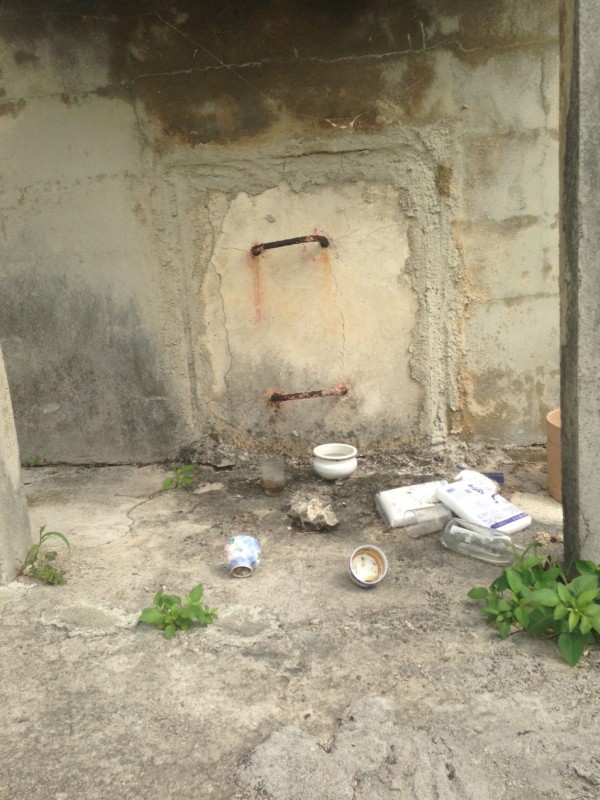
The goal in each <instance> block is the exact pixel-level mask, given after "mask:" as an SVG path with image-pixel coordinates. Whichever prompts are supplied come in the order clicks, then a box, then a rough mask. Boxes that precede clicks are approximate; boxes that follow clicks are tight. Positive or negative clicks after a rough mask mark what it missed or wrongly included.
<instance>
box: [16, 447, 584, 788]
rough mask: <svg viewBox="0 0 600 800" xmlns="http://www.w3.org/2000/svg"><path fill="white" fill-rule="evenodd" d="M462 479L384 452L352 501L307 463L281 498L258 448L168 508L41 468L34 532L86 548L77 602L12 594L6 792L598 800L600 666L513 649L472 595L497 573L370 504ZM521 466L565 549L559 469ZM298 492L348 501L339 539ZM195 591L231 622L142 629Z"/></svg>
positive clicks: (542, 520)
mask: <svg viewBox="0 0 600 800" xmlns="http://www.w3.org/2000/svg"><path fill="white" fill-rule="evenodd" d="M469 466H472V467H475V468H476V467H477V465H476V464H474V463H470V464H469ZM490 466H494V467H496V468H498V463H497V462H494V464H490ZM446 468H447V464H445V463H444V462H443V461H442V460H441V459H427V458H418V459H416V460H411V459H410V458H408V457H406V456H398V457H394V456H386V457H383V456H379V457H375V456H374V457H366V458H362V459H361V460H360V464H359V469H358V470H357V472H356V473H355V474H354V475H353V476H352V477H351V478H350V479H349V480H348V481H346V482H345V483H342V484H339V485H338V484H329V483H325V482H324V481H322V480H320V479H319V478H317V477H316V476H315V475H313V473H312V471H311V469H310V465H309V464H308V461H305V462H303V461H302V460H296V461H294V462H291V463H290V469H289V480H288V488H287V489H286V492H285V493H284V494H283V495H280V496H278V497H267V496H265V495H264V494H263V492H262V487H261V485H260V481H259V480H258V479H257V466H256V459H255V458H252V457H251V456H248V455H247V454H246V456H245V457H244V458H241V459H238V463H237V466H236V467H235V468H233V469H230V470H216V469H212V468H210V467H201V468H199V470H198V474H197V482H196V484H195V486H194V488H193V489H192V490H191V491H188V490H184V491H170V492H166V493H162V492H160V487H161V485H162V482H163V480H164V478H165V476H166V474H167V472H166V469H165V468H164V467H160V466H147V467H140V468H138V467H128V466H120V467H103V468H91V469H85V468H76V467H43V468H36V469H29V470H25V482H26V489H27V494H28V501H29V505H30V513H31V519H32V527H33V529H34V530H37V529H38V528H39V526H40V525H44V524H45V525H47V526H48V528H49V529H54V530H59V531H62V532H63V533H65V534H66V535H67V536H68V537H69V538H70V540H71V545H72V547H71V554H70V556H68V558H65V559H64V566H65V568H66V571H67V582H66V584H65V585H64V586H60V587H48V586H42V585H39V584H37V583H35V582H34V581H32V580H30V579H26V578H19V579H17V580H16V581H14V582H13V583H11V584H9V585H8V586H6V587H2V588H0V647H1V651H2V653H1V662H0V663H1V667H0V672H1V682H0V694H1V702H0V731H1V733H0V764H1V768H0V799H1V800H50V799H52V800H83V799H84V798H85V800H96V798H103V799H105V798H119V800H129V799H130V798H131V799H133V798H136V800H137V798H144V800H154V798H156V800H158V799H159V798H160V799H161V800H164V798H177V800H192V798H193V800H196V799H197V798H213V799H215V800H217V799H218V800H230V799H233V798H239V800H258V798H262V799H264V798H271V799H272V800H330V799H331V800H345V798H348V800H350V799H351V798H365V800H379V799H381V800H388V798H389V799H390V800H391V799H392V798H394V800H396V799H400V800H407V798H411V799H414V800H430V799H431V800H434V798H437V799H438V800H439V799H442V800H445V799H446V798H447V799H448V800H459V799H460V800H462V799H463V798H466V799H467V800H470V799H471V798H472V800H487V798H489V799H490V800H492V798H493V799H494V800H517V798H519V800H521V798H523V797H528V798H532V799H535V798H540V800H541V798H544V800H553V799H556V800H558V798H560V800H579V798H597V797H600V745H599V744H598V742H599V741H600V719H599V713H598V708H597V703H596V698H597V691H598V690H597V676H598V669H599V666H600V651H599V650H597V649H595V648H592V649H591V650H590V651H589V653H588V654H587V655H586V656H585V657H584V659H583V660H582V661H581V662H580V664H579V665H578V666H577V667H576V668H575V669H571V668H570V667H568V666H567V665H566V664H565V662H563V661H562V660H561V658H560V657H559V655H558V651H557V649H556V647H555V645H554V643H552V642H550V641H546V640H534V639H530V638H528V637H527V636H525V635H522V634H517V635H514V636H512V637H510V638H509V639H508V640H506V641H501V640H500V639H498V638H497V636H496V635H495V634H494V633H493V631H491V630H489V629H488V628H486V626H485V624H484V622H483V619H482V616H481V614H480V612H479V610H478V609H477V608H476V607H475V606H473V605H472V604H470V603H469V601H467V600H466V597H465V595H466V592H467V591H468V589H469V588H470V587H471V586H473V585H477V584H481V583H489V582H491V580H493V578H494V577H495V575H496V574H497V570H496V568H494V567H493V566H490V565H487V564H483V563H481V562H479V561H475V560H473V559H470V558H467V557H464V556H461V555H457V554H454V553H450V552H447V551H445V550H444V549H443V548H442V547H441V545H440V544H439V542H438V540H437V536H436V535H432V536H428V537H425V538H423V539H420V540H412V539H409V538H407V537H406V536H405V535H403V534H402V532H401V531H399V530H397V529H396V530H387V529H386V528H385V527H384V525H383V523H382V521H381V520H380V519H379V517H378V516H377V514H376V513H375V512H374V508H373V496H374V494H375V492H376V491H378V490H380V489H385V488H391V487H392V486H394V485H402V484H404V483H409V482H419V481H420V480H425V479H428V478H429V477H436V476H441V477H450V475H449V474H448V472H447V471H446ZM503 468H504V469H506V470H507V484H506V488H505V494H507V496H511V495H512V494H513V493H514V492H519V494H518V498H519V502H520V505H521V506H522V507H523V508H524V510H526V511H530V513H532V514H533V516H534V517H535V519H536V523H535V524H534V525H533V526H532V528H531V529H529V530H528V531H525V532H523V533H522V534H519V535H518V536H517V537H515V538H516V539H517V540H518V541H519V542H523V543H524V542H528V541H530V540H531V538H532V537H533V535H534V534H536V533H538V532H540V531H542V530H543V531H547V532H549V533H550V534H551V535H556V534H558V533H559V532H560V529H561V516H560V506H559V505H558V504H557V503H555V502H554V501H552V500H551V499H550V498H549V497H548V496H547V495H546V494H545V491H544V489H543V480H544V474H543V473H544V470H543V467H541V466H540V464H539V463H538V464H535V463H533V464H525V463H521V464H511V465H510V466H509V467H506V466H504V467H503ZM295 491H301V492H303V493H305V494H306V495H309V496H319V497H321V498H325V499H329V500H330V501H331V502H332V505H333V508H334V510H335V512H336V513H337V515H338V517H339V519H340V525H339V527H338V528H337V529H336V530H335V532H333V533H326V534H323V533H306V532H300V531H298V530H295V529H293V528H292V527H291V525H290V520H289V519H288V518H287V516H286V511H287V509H288V508H289V503H290V497H291V495H292V493H293V492H295ZM242 532H245V533H250V534H253V535H256V536H257V537H258V538H259V539H260V540H261V543H262V547H263V562H262V564H261V566H260V567H259V569H258V570H257V571H256V573H255V574H254V575H253V576H252V577H251V578H249V579H244V580H236V579H233V578H231V577H230V576H229V575H228V573H227V571H226V569H225V567H224V564H223V561H222V554H223V544H224V541H225V539H226V538H227V537H228V536H230V535H231V534H236V533H242ZM365 541H367V542H373V543H375V544H378V545H379V546H380V547H382V548H383V549H384V551H385V552H386V554H387V556H388V559H389V563H390V569H389V572H388V575H387V577H386V579H385V581H384V582H383V583H382V584H381V585H380V586H379V587H377V588H376V589H374V590H368V591H365V590H363V589H360V588H359V587H357V586H355V585H354V584H353V583H352V582H351V581H350V579H349V577H348V574H347V568H346V563H347V557H348V555H349V553H350V552H351V551H352V550H353V549H354V547H356V546H357V545H359V544H361V543H363V542H365ZM549 550H550V552H551V553H552V554H553V555H554V556H555V557H559V555H560V545H559V544H552V543H551V544H550V545H549ZM197 582H202V583H203V584H204V587H205V599H206V602H207V603H208V604H209V605H211V606H216V607H217V608H218V611H219V619H218V621H217V622H216V623H215V624H214V625H212V626H209V627H208V628H204V629H194V630H192V631H189V632H187V633H180V634H177V635H176V637H175V638H174V639H173V640H171V641H167V640H166V639H164V638H163V636H162V635H161V634H160V633H159V632H158V631H157V630H156V629H154V628H151V627H149V626H145V625H137V624H136V621H137V617H138V615H139V612H140V610H141V609H142V608H144V607H145V606H147V605H149V604H150V603H151V600H152V597H153V595H154V593H155V591H156V589H157V588H158V586H160V585H165V586H167V587H169V589H170V590H173V591H176V592H177V593H184V592H185V591H187V590H189V589H190V588H191V587H192V586H193V585H194V584H195V583H197Z"/></svg>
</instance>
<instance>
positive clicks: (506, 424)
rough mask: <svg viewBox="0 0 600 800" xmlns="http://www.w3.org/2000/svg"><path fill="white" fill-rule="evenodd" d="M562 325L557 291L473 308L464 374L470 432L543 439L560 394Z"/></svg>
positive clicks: (497, 438)
mask: <svg viewBox="0 0 600 800" xmlns="http://www.w3.org/2000/svg"><path fill="white" fill-rule="evenodd" d="M558 328H559V313H558V308H557V304H556V300H555V298H554V297H540V298H521V299H518V300H517V299H515V300H513V301H505V302H493V303H485V304H481V305H480V306H479V307H478V308H477V309H475V310H474V311H473V312H472V313H471V315H470V317H469V318H468V320H467V321H466V322H465V337H466V340H467V342H468V343H469V346H468V347H467V348H466V356H465V367H464V371H463V375H462V384H463V390H464V394H463V409H462V417H463V422H464V432H465V433H473V432H475V433H476V434H477V436H478V437H479V438H483V439H489V440H490V441H497V442H507V441H508V442H513V443H514V444H531V443H533V442H537V441H539V430H540V429H542V428H543V423H544V418H545V415H546V413H547V411H548V409H549V408H551V407H555V406H556V405H557V399H558V396H559V381H560V373H559V369H558V364H557V353H558V347H559V341H558ZM524 331H531V332H533V331H536V332H537V334H536V335H533V333H532V334H531V335H524ZM554 364H556V367H553V366H552V365H554ZM546 365H550V366H546Z"/></svg>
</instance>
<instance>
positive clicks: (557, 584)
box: [468, 543, 600, 666]
mask: <svg viewBox="0 0 600 800" xmlns="http://www.w3.org/2000/svg"><path fill="white" fill-rule="evenodd" d="M531 550H533V553H532V554H530V551H531ZM575 569H576V571H577V573H578V575H577V576H576V577H575V578H573V580H571V581H568V580H567V578H566V576H565V573H564V572H563V569H562V567H561V566H559V565H556V564H552V563H551V561H550V558H549V557H548V556H547V555H545V554H543V553H540V552H539V550H538V546H537V543H535V544H534V545H532V546H531V547H529V548H528V549H527V550H526V551H525V552H524V553H523V554H522V555H521V556H520V557H519V558H517V559H516V560H515V563H514V564H513V565H512V566H511V567H508V568H507V569H504V570H503V571H502V572H501V573H500V575H499V576H498V578H496V580H495V581H493V583H492V584H491V585H490V587H489V589H486V588H485V587H483V586H478V587H475V588H473V589H471V590H470V591H469V592H468V596H469V597H470V598H471V599H472V600H478V601H483V602H484V605H483V608H482V611H483V613H484V614H485V615H486V617H487V622H488V623H489V624H491V625H496V626H497V628H498V633H499V635H500V637H501V638H502V639H506V637H507V636H508V635H509V634H510V633H511V632H513V631H515V630H518V629H523V630H526V631H528V632H529V633H532V634H534V635H547V636H551V637H553V638H556V639H557V641H558V648H559V650H560V652H561V654H562V656H563V658H564V659H565V660H566V661H567V663H568V664H570V665H571V666H574V665H575V664H576V663H577V662H578V661H579V659H580V658H581V656H582V655H583V652H584V650H585V647H586V645H587V644H590V643H591V642H593V641H594V639H595V638H597V637H599V636H600V588H599V585H598V584H599V580H600V565H597V564H594V563H593V562H591V561H579V562H577V563H576V565H575Z"/></svg>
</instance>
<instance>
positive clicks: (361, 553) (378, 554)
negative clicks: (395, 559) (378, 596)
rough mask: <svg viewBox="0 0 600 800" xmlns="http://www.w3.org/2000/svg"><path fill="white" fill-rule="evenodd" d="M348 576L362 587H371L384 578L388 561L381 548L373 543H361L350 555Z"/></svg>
mask: <svg viewBox="0 0 600 800" xmlns="http://www.w3.org/2000/svg"><path fill="white" fill-rule="evenodd" d="M348 566H349V569H350V577H351V578H352V580H353V581H354V583H356V584H358V585H359V586H362V587H363V589H372V588H373V586H377V585H378V584H379V583H381V581H382V580H383V579H384V578H385V576H386V573H387V569H388V562H387V558H386V557H385V553H384V552H383V550H380V549H379V547H376V546H375V545H374V544H361V546H360V547H357V548H356V550H354V552H353V553H352V555H351V556H350V562H349V565H348Z"/></svg>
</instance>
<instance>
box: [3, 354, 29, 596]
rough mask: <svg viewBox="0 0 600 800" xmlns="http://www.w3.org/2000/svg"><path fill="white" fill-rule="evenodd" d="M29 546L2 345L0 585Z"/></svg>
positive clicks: (17, 566) (8, 578) (16, 569)
mask: <svg viewBox="0 0 600 800" xmlns="http://www.w3.org/2000/svg"><path fill="white" fill-rule="evenodd" d="M30 546H31V527H30V524H29V516H28V513H27V504H26V502H25V492H24V491H23V483H22V481H21V462H20V460H19V446H18V444H17V434H16V432H15V423H14V419H13V412H12V404H11V400H10V392H9V389H8V381H7V379H6V371H5V369H4V359H3V357H2V349H1V348H0V585H2V584H5V583H8V582H9V581H11V580H12V579H13V578H14V577H15V576H16V574H17V573H18V572H19V570H20V568H21V563H22V562H23V560H24V559H25V556H26V555H27V551H28V550H29V547H30Z"/></svg>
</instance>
